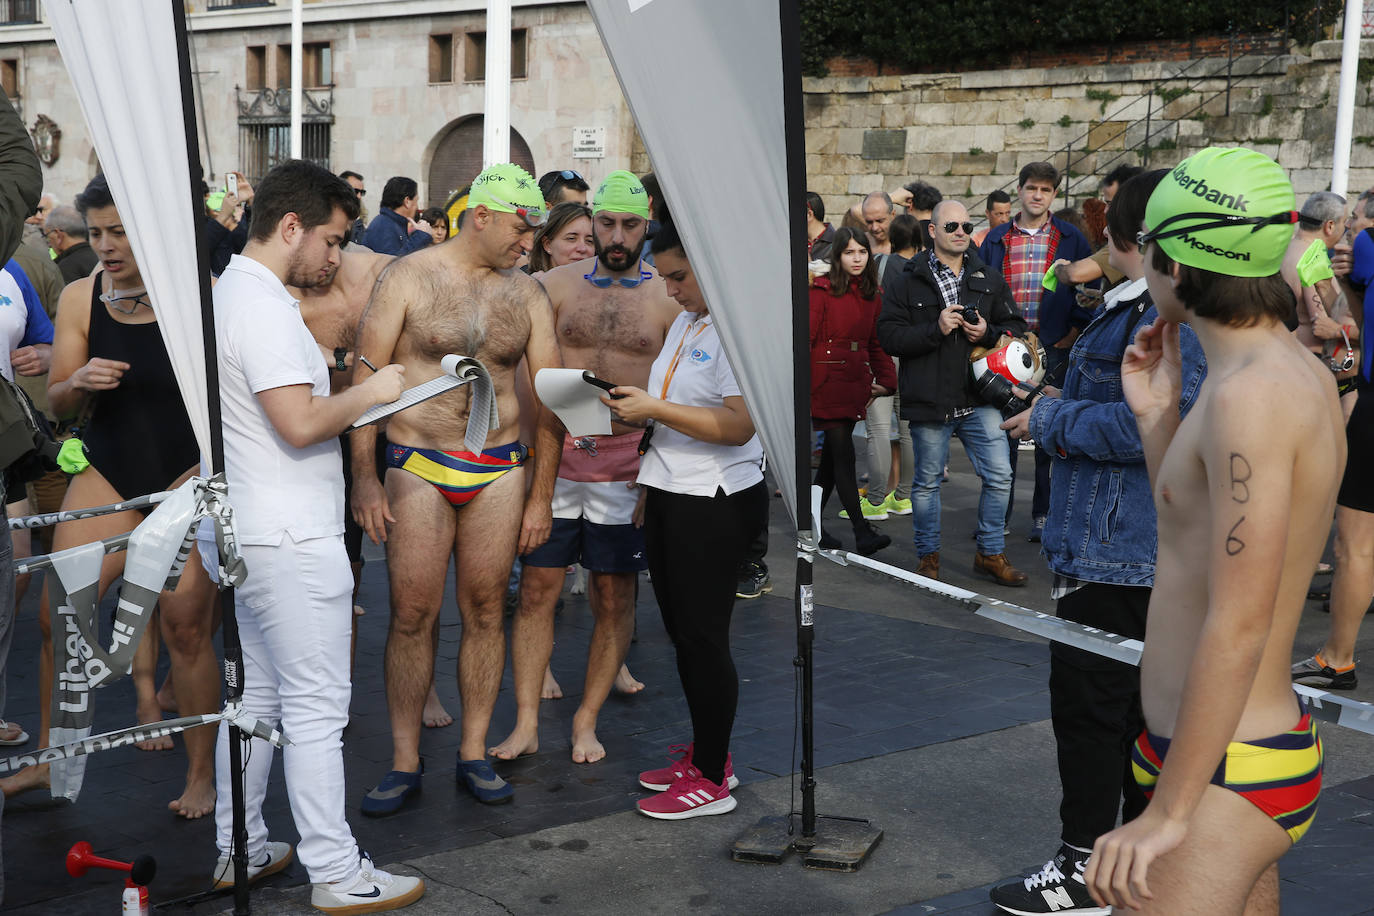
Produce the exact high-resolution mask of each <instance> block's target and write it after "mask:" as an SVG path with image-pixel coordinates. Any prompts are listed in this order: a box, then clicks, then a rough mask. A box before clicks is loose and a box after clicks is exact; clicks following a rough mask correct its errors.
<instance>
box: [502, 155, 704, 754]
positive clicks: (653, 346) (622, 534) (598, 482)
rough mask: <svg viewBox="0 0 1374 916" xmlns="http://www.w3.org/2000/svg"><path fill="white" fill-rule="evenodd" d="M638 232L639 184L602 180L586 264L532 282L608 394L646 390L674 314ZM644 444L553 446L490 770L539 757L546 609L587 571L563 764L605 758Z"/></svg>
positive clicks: (613, 441) (570, 358) (629, 602)
mask: <svg viewBox="0 0 1374 916" xmlns="http://www.w3.org/2000/svg"><path fill="white" fill-rule="evenodd" d="M648 221H649V203H648V195H647V194H646V193H645V191H644V186H643V185H642V184H641V183H640V181H639V179H637V178H636V177H635V176H634V175H632V174H631V173H629V172H624V171H617V172H612V173H611V174H610V175H608V176H607V177H606V180H605V181H603V182H602V183H601V187H599V188H597V191H596V196H595V198H594V201H593V204H592V225H593V231H594V233H595V237H596V249H597V255H596V257H595V258H587V259H586V260H583V261H575V262H573V263H571V264H566V265H564V266H562V267H557V268H554V269H553V270H551V271H549V272H548V273H547V274H545V275H544V277H543V283H544V286H545V288H546V289H547V290H548V293H549V298H550V299H551V300H552V301H553V309H554V325H555V327H556V328H557V331H558V340H559V342H560V344H561V346H562V350H563V360H564V362H565V363H566V364H567V365H569V366H575V367H579V368H585V369H589V370H591V372H592V373H593V374H595V375H596V377H597V378H600V379H605V380H607V381H610V382H614V383H615V384H617V385H636V386H639V387H643V386H644V385H646V384H647V383H648V380H649V368H650V366H652V365H653V361H654V359H655V357H657V356H658V353H659V351H660V350H661V349H663V340H664V335H665V334H667V332H668V328H669V327H671V326H672V324H673V321H674V319H675V318H676V317H677V316H678V314H679V313H680V312H681V311H682V310H681V308H680V307H678V306H677V305H676V303H674V302H673V300H672V299H670V298H669V297H668V294H667V289H666V288H665V286H664V283H663V280H662V279H661V278H660V277H659V276H658V273H657V272H656V271H654V270H653V268H651V267H649V266H648V265H646V264H644V263H643V262H642V261H641V260H640V258H639V251H640V250H641V249H642V248H643V242H644V233H645V231H646V229H647V227H648ZM643 432H644V431H643V430H642V429H637V428H634V427H630V426H626V425H624V424H621V423H612V424H611V435H610V436H602V437H592V436H582V437H580V438H577V439H573V438H572V437H571V436H567V435H565V436H564V437H563V456H562V460H561V461H560V463H559V474H558V483H557V486H556V487H555V489H554V495H553V516H554V519H553V533H552V534H551V535H550V537H549V540H548V543H546V544H545V545H544V546H543V547H540V548H539V549H538V550H535V551H533V552H532V553H529V554H527V555H526V556H525V557H524V558H523V562H524V572H523V574H522V579H521V588H520V595H521V598H520V607H519V610H517V611H516V614H515V623H514V627H513V630H512V637H511V638H512V647H511V656H512V659H513V662H514V665H515V701H516V710H517V712H516V722H515V730H514V731H512V732H511V734H510V736H509V737H507V738H506V740H505V741H503V742H502V743H501V744H499V745H497V746H496V747H494V748H492V749H491V750H490V751H489V752H488V753H490V754H491V755H492V756H494V757H497V758H498V759H501V760H513V759H515V758H516V757H519V756H522V755H524V754H533V753H534V752H535V751H537V750H538V749H539V696H540V688H541V686H542V684H543V675H544V668H545V666H546V665H548V663H549V656H550V654H551V653H552V651H553V614H554V606H555V604H557V602H558V593H559V592H560V591H562V589H563V577H564V570H565V569H566V568H567V567H568V565H569V564H572V563H577V562H581V563H582V565H583V566H585V567H587V569H589V570H591V581H590V586H591V587H590V589H589V592H588V598H589V599H590V604H591V607H592V613H593V615H594V617H595V626H594V627H593V629H592V639H591V646H590V647H589V648H588V651H587V680H586V683H585V686H584V689H583V691H582V704H581V705H580V706H579V707H578V709H577V712H576V713H575V714H574V715H573V725H572V759H573V762H574V763H594V762H595V761H597V760H600V759H601V758H602V757H604V756H605V755H606V750H605V748H604V747H602V745H601V742H600V741H598V740H597V738H596V720H597V716H598V715H599V714H600V712H601V705H602V704H603V703H604V702H605V701H606V697H607V695H609V694H610V691H611V686H612V684H613V683H614V682H615V680H616V674H617V672H619V670H620V665H621V662H623V661H624V660H625V653H626V651H627V650H628V649H629V647H630V637H631V636H632V635H633V633H634V613H635V576H636V575H637V574H638V573H639V571H640V570H643V569H645V568H646V567H647V563H646V561H645V559H644V535H643V532H642V531H641V530H640V528H639V527H638V526H636V525H635V523H634V511H635V505H636V503H637V502H638V498H639V494H638V492H637V490H636V489H635V484H634V480H635V478H636V476H637V475H638V473H639V441H640V438H641V437H642V435H643Z"/></svg>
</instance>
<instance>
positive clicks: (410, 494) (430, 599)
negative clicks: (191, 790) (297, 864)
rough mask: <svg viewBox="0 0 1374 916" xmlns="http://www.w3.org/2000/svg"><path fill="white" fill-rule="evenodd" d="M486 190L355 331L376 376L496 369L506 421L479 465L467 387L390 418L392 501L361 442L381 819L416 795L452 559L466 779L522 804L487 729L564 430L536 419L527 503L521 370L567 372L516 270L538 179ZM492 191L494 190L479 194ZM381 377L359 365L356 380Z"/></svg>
mask: <svg viewBox="0 0 1374 916" xmlns="http://www.w3.org/2000/svg"><path fill="white" fill-rule="evenodd" d="M489 176H494V177H489ZM474 186H475V187H476V188H477V192H476V193H475V195H474V197H473V198H470V201H469V207H470V210H469V213H468V217H467V219H466V221H465V224H464V228H463V231H462V232H461V233H460V234H459V235H458V236H457V237H455V238H454V239H451V240H450V241H448V242H445V243H444V244H442V245H437V246H434V247H432V248H429V249H426V250H424V251H420V252H416V253H415V254H412V255H408V256H406V257H404V258H401V259H399V260H397V261H396V262H394V263H393V264H391V265H390V266H388V267H387V268H386V270H384V271H383V273H382V275H381V278H380V279H379V280H378V282H377V288H376V290H375V292H374V293H373V295H372V299H371V301H370V302H369V303H368V306H367V309H366V312H365V313H364V315H363V319H362V324H361V327H360V330H359V335H358V353H359V354H361V355H362V356H366V357H367V358H368V360H370V361H371V362H372V363H373V364H374V365H383V364H384V363H387V362H396V363H399V364H401V365H402V366H404V367H405V369H406V371H407V372H410V373H411V375H410V376H409V377H408V378H409V379H410V380H412V383H413V384H421V383H423V382H425V381H427V380H429V379H432V378H436V377H437V376H439V375H440V372H441V369H440V360H441V359H442V358H443V357H444V356H446V355H448V354H450V353H459V354H463V355H466V356H473V357H476V358H477V359H478V360H480V361H481V362H482V363H483V365H485V366H486V368H487V369H488V371H489V372H490V373H491V378H492V383H493V386H494V396H495V399H496V405H497V410H498V413H499V417H500V427H499V428H498V429H493V430H491V431H490V433H489V434H488V436H487V439H486V448H485V449H484V451H483V452H482V453H481V454H479V455H474V454H471V453H468V452H465V451H464V444H463V443H464V431H465V430H466V428H467V422H468V410H469V402H470V400H471V390H470V388H467V387H464V388H460V389H457V390H456V391H454V392H453V393H451V394H447V395H444V396H441V397H437V398H434V399H432V400H429V401H426V402H424V403H422V404H418V405H416V406H415V407H412V408H409V409H408V410H404V411H401V412H400V413H397V414H395V415H393V416H392V417H391V418H390V419H389V421H388V425H387V430H386V436H387V440H388V445H387V450H386V454H387V465H388V468H387V472H386V486H385V491H383V488H382V486H381V485H380V484H379V483H378V482H377V477H376V471H375V458H374V454H373V449H374V441H375V436H376V431H375V429H372V428H368V429H362V430H355V431H354V433H353V435H352V439H353V442H352V454H353V478H354V495H353V513H354V517H355V518H356V519H357V520H358V522H359V524H360V525H362V527H363V529H364V530H365V531H366V532H367V534H368V535H369V537H371V538H372V539H373V541H374V542H380V541H385V542H386V545H387V566H388V570H389V574H390V581H391V626H390V631H389V633H388V637H387V646H386V684H387V703H388V707H389V709H390V713H391V727H392V742H393V768H392V771H391V773H388V774H387V777H386V778H384V780H383V782H382V784H380V785H379V786H378V787H377V789H375V790H374V793H375V794H376V795H377V796H378V797H377V798H376V799H373V793H370V794H369V799H372V800H373V802H375V803H376V804H377V805H379V806H380V810H379V809H378V808H376V807H373V808H371V809H370V808H369V802H368V801H365V802H364V812H365V813H369V814H384V813H391V811H392V810H397V809H399V804H400V803H401V802H403V801H404V800H405V798H406V797H407V796H408V795H409V792H410V791H411V789H412V788H418V785H419V773H420V756H419V737H420V728H421V710H422V707H423V704H424V700H425V694H426V691H427V689H428V687H429V683H430V678H431V675H432V670H433V647H432V643H431V638H432V637H431V631H432V628H433V626H434V625H435V621H436V619H437V617H438V614H439V608H440V604H441V602H442V599H443V592H444V580H445V577H446V574H447V569H448V563H449V558H450V557H453V558H455V560H456V564H457V573H456V575H457V599H458V607H459V611H460V614H461V616H462V621H463V636H462V643H461V647H460V650H459V659H458V682H459V689H460V692H461V694H462V713H463V721H462V737H461V743H460V750H459V755H458V775H459V781H460V783H461V784H464V785H466V786H467V787H468V788H469V789H470V790H472V791H473V792H474V794H476V795H477V797H478V798H479V800H481V801H485V802H488V803H497V802H502V801H508V800H509V799H510V797H511V790H510V787H509V786H508V785H507V784H506V783H505V782H504V781H503V780H501V779H500V778H499V777H497V776H495V774H494V772H493V771H491V769H490V766H489V765H488V764H487V763H486V761H485V750H486V732H487V727H488V724H489V722H490V719H491V713H492V709H493V707H494V706H495V703H496V697H497V693H498V692H499V690H500V686H501V673H502V669H503V667H504V664H505V650H506V647H505V632H504V626H503V620H504V610H503V604H504V599H505V591H506V582H507V577H508V576H509V573H510V568H511V564H512V562H513V561H514V559H515V555H516V551H517V549H518V550H520V551H521V552H524V551H527V550H530V549H532V548H533V547H535V546H538V545H539V544H541V543H543V541H544V540H545V539H546V538H547V537H548V534H549V528H550V525H551V516H550V500H551V498H552V493H553V483H554V477H555V476H556V474H557V472H558V457H559V447H558V446H559V441H560V439H561V438H562V432H563V431H562V427H561V425H560V424H558V421H557V419H556V418H555V417H554V416H553V414H552V413H551V412H549V411H548V410H546V409H543V408H542V407H540V408H538V409H539V420H538V423H537V426H536V433H535V440H536V441H535V447H534V450H533V452H534V457H533V462H532V463H533V472H532V478H533V479H532V481H531V484H530V486H529V492H528V495H527V494H526V486H525V475H526V473H527V471H526V468H525V447H524V446H523V445H521V443H520V442H519V429H520V407H519V403H518V401H517V399H516V396H515V381H514V373H515V370H516V367H517V365H518V364H519V362H520V360H521V358H522V357H523V358H524V359H525V360H526V361H527V362H528V364H529V367H530V371H531V372H532V373H533V372H537V371H538V370H539V369H542V368H548V367H553V368H557V367H561V366H562V361H561V359H560V356H559V350H558V341H557V339H556V337H555V335H554V329H553V311H552V308H551V307H550V305H549V300H548V297H547V296H546V295H545V294H544V290H543V287H541V286H540V285H539V283H538V282H537V281H535V280H533V279H531V278H529V277H527V276H526V275H524V274H522V273H520V272H519V271H516V270H514V265H515V263H516V261H517V260H518V259H519V257H521V256H522V255H523V254H524V253H525V252H526V251H528V249H529V245H530V238H531V236H532V233H533V227H534V226H535V225H537V222H533V223H532V222H531V221H530V220H531V219H533V218H535V214H538V213H541V212H542V203H543V201H542V198H539V195H538V189H537V188H535V187H534V185H533V179H530V178H529V176H528V175H525V174H524V172H523V170H520V169H518V168H517V167H515V166H510V165H508V164H503V165H500V166H493V167H492V168H490V169H488V170H487V171H485V172H483V175H482V176H479V180H478V181H476V182H474ZM531 188H533V190H530V189H531ZM485 191H490V194H489V195H487V196H483V192H485ZM522 195H523V196H522ZM370 372H371V370H370V369H368V368H367V367H366V365H364V364H361V361H360V363H359V365H356V366H355V367H354V378H355V382H356V380H358V379H361V378H366V377H367V376H368V375H369V374H370ZM393 803H394V805H395V807H394V808H393V807H392V804H393Z"/></svg>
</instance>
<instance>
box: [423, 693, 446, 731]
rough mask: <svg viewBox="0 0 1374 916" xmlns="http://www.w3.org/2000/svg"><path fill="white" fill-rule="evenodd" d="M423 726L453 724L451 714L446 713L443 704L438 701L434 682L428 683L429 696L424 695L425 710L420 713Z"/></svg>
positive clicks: (431, 726) (437, 726)
mask: <svg viewBox="0 0 1374 916" xmlns="http://www.w3.org/2000/svg"><path fill="white" fill-rule="evenodd" d="M422 718H423V720H424V723H425V728H443V727H445V726H447V725H452V724H453V716H451V715H449V714H448V710H447V709H445V708H444V704H443V703H440V702H439V692H438V691H437V690H435V689H434V684H433V683H432V682H431V683H430V685H429V696H427V697H425V711H424V713H422Z"/></svg>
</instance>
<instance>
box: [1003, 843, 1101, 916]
mask: <svg viewBox="0 0 1374 916" xmlns="http://www.w3.org/2000/svg"><path fill="white" fill-rule="evenodd" d="M1087 865H1088V856H1087V854H1086V853H1082V852H1079V851H1078V850H1076V849H1074V848H1073V847H1071V846H1061V847H1060V848H1059V852H1058V853H1057V854H1056V855H1055V857H1054V858H1053V859H1050V860H1049V861H1048V862H1046V863H1045V866H1044V867H1043V868H1041V869H1040V871H1038V872H1036V873H1035V874H1033V875H1030V876H1029V877H1025V878H1018V879H1016V880H1015V881H1008V882H1007V883H1006V884H1001V885H998V886H997V887H994V888H993V889H992V890H991V891H989V892H988V896H989V897H990V898H991V899H992V902H993V903H995V904H996V905H997V906H998V907H999V908H1000V909H1002V910H1003V911H1005V912H1007V913H1014V914H1016V916H1041V914H1045V913H1052V914H1063V916H1110V914H1111V912H1112V908H1111V907H1109V906H1098V905H1097V903H1096V902H1094V901H1093V898H1092V895H1091V894H1089V893H1088V886H1087V884H1085V883H1084V881H1083V870H1084V869H1085V868H1086V867H1087Z"/></svg>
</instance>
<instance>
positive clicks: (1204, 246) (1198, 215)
mask: <svg viewBox="0 0 1374 916" xmlns="http://www.w3.org/2000/svg"><path fill="white" fill-rule="evenodd" d="M1294 203H1295V201H1294V198H1293V186H1292V184H1290V183H1289V181H1288V175H1287V174H1286V173H1285V172H1284V170H1283V168H1282V167H1280V166H1279V164H1278V163H1277V162H1275V161H1274V160H1273V159H1270V158H1269V157H1268V156H1265V155H1263V154H1261V153H1257V152H1255V151H1254V150H1249V149H1244V148H1241V147H1220V146H1210V147H1208V148H1207V149H1204V150H1202V151H1201V152H1198V153H1195V154H1194V155H1192V156H1189V157H1188V158H1187V159H1184V160H1183V161H1182V162H1180V163H1179V164H1178V165H1176V166H1175V167H1174V168H1173V169H1172V170H1171V171H1170V172H1169V174H1168V175H1165V176H1164V180H1163V181H1161V182H1160V183H1159V186H1158V187H1157V188H1155V191H1154V193H1153V194H1151V195H1150V202H1149V203H1148V204H1147V205H1146V207H1145V225H1146V226H1147V227H1149V228H1148V230H1147V231H1146V232H1145V234H1144V236H1143V241H1145V242H1147V243H1148V242H1151V241H1153V242H1155V243H1156V244H1157V245H1159V247H1160V248H1162V249H1163V250H1164V253H1165V254H1167V255H1168V256H1169V257H1170V258H1172V259H1173V260H1175V261H1177V262H1178V263H1180V264H1187V265H1188V266H1189V267H1196V268H1198V269H1200V270H1210V271H1212V272H1214V273H1219V274H1226V275H1228V276H1232V277H1268V276H1271V275H1273V274H1276V273H1278V271H1279V267H1280V266H1282V264H1283V257H1284V254H1285V253H1286V252H1287V251H1288V243H1289V242H1290V241H1291V240H1292V238H1293V224H1294V223H1296V222H1297V218H1298V214H1297V212H1296V211H1295V210H1294V209H1293V207H1294Z"/></svg>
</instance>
